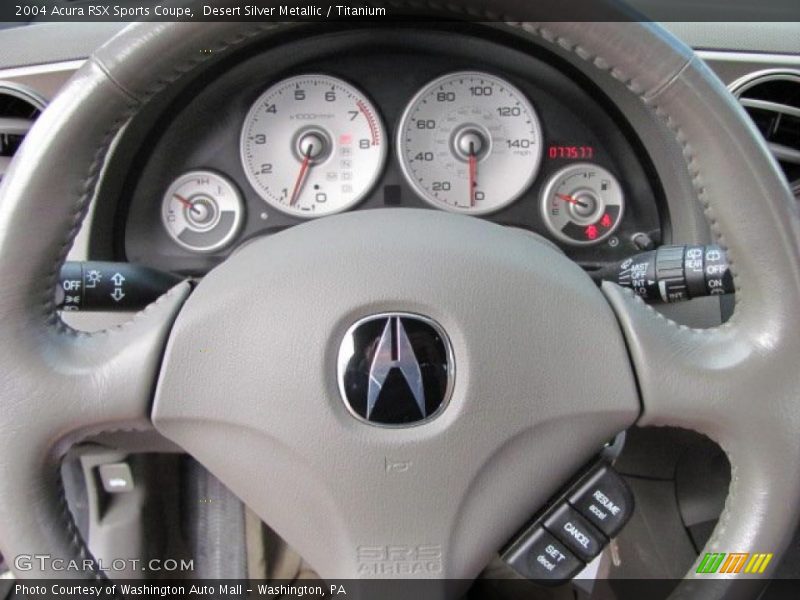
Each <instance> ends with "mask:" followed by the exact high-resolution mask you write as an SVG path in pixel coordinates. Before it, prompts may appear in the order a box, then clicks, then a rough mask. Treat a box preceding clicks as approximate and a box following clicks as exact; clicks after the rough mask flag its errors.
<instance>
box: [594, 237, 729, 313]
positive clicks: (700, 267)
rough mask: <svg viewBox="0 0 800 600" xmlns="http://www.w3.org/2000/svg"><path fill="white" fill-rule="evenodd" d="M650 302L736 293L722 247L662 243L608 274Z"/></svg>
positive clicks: (675, 300) (610, 277)
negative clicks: (664, 244)
mask: <svg viewBox="0 0 800 600" xmlns="http://www.w3.org/2000/svg"><path fill="white" fill-rule="evenodd" d="M604 279H609V280H611V281H614V282H616V283H618V284H619V285H621V286H623V287H627V288H630V289H631V290H633V292H634V293H635V294H636V295H637V296H640V297H641V298H642V299H644V300H646V301H648V302H680V301H682V300H689V299H690V298H697V297H699V296H716V295H722V294H732V293H733V291H734V286H733V276H732V275H731V271H730V265H729V264H728V259H727V257H726V256H725V251H724V250H723V249H722V248H720V247H719V246H662V247H660V248H658V249H657V250H651V251H649V252H643V253H641V254H637V255H636V256H632V257H631V258H628V259H626V260H624V261H622V262H621V263H619V265H617V266H616V267H615V268H614V270H613V271H612V274H611V276H608V277H605V278H604Z"/></svg>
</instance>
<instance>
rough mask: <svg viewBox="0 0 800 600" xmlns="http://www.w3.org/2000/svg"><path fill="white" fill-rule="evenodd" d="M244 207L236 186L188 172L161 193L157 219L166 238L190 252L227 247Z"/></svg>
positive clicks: (219, 177) (208, 173) (219, 178)
mask: <svg viewBox="0 0 800 600" xmlns="http://www.w3.org/2000/svg"><path fill="white" fill-rule="evenodd" d="M243 213H244V205H243V204H242V198H241V196H240V195H239V192H238V190H237V189H236V187H235V186H234V185H233V183H231V182H230V181H228V179H227V178H225V177H223V176H222V175H219V174H217V173H213V172H211V171H190V172H188V173H184V174H183V175H181V176H180V177H179V178H178V179H176V180H175V181H173V182H172V185H170V186H169V188H168V189H167V192H166V194H164V199H163V201H162V205H161V220H162V222H163V223H164V228H165V229H166V230H167V233H168V234H169V236H170V237H171V238H172V239H173V240H174V241H175V243H177V244H178V245H180V246H183V247H184V248H186V249H187V250H191V251H193V252H213V251H214V250H218V249H220V248H222V247H224V246H225V245H226V244H228V243H229V242H230V241H231V240H232V239H233V237H234V236H235V235H236V233H237V232H238V231H239V226H240V225H241V223H242V216H243Z"/></svg>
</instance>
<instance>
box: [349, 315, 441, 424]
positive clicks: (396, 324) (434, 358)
mask: <svg viewBox="0 0 800 600" xmlns="http://www.w3.org/2000/svg"><path fill="white" fill-rule="evenodd" d="M453 371H454V365H453V353H452V349H451V347H450V341H449V340H448V339H447V335H446V334H445V332H444V330H443V329H442V328H441V326H440V325H439V324H438V323H436V322H434V321H432V320H431V319H428V318H427V317H422V316H420V315H413V314H408V313H387V314H381V315H375V316H372V317H367V318H366V319H361V320H360V321H358V322H357V323H355V324H354V325H353V326H351V327H350V329H348V331H347V333H346V334H345V336H344V339H343V340H342V345H341V347H340V349H339V364H338V379H339V390H340V392H341V394H342V399H343V400H344V403H345V405H346V406H347V408H348V409H349V410H350V412H351V413H352V414H353V415H354V416H355V417H357V418H359V419H361V420H364V421H367V422H369V423H372V424H375V425H384V426H403V425H414V424H417V423H419V422H421V421H425V420H427V419H430V418H432V417H434V416H436V415H437V414H438V413H439V412H440V411H441V410H442V409H443V408H444V406H445V405H446V404H447V401H448V400H449V396H450V392H451V391H452V387H453V374H454V373H453Z"/></svg>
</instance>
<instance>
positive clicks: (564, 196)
mask: <svg viewBox="0 0 800 600" xmlns="http://www.w3.org/2000/svg"><path fill="white" fill-rule="evenodd" d="M556 198H561V199H562V200H563V201H564V202H569V203H570V204H577V205H578V206H580V207H581V208H587V207H588V206H589V205H588V204H586V202H581V201H580V200H578V199H577V198H573V197H572V196H568V195H567V194H556Z"/></svg>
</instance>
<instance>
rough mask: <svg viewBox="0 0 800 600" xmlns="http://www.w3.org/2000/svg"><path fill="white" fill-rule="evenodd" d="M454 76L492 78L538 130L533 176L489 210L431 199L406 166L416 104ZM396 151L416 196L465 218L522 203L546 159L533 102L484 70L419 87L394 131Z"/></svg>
mask: <svg viewBox="0 0 800 600" xmlns="http://www.w3.org/2000/svg"><path fill="white" fill-rule="evenodd" d="M455 77H464V78H466V77H480V78H483V79H490V80H492V81H493V82H494V83H495V84H499V85H501V86H502V87H505V88H508V89H510V90H511V91H512V92H513V93H514V94H515V95H516V96H517V97H518V99H519V100H520V102H522V103H524V105H525V109H526V110H527V111H528V112H529V113H530V115H531V117H532V118H531V124H532V125H533V127H534V129H535V130H536V137H537V144H536V149H535V150H534V151H535V156H534V158H533V163H534V165H533V168H532V169H531V173H530V175H529V176H528V178H527V179H526V180H525V183H524V185H522V186H521V188H520V190H519V192H517V193H516V194H515V195H513V196H511V197H510V198H508V199H507V200H504V201H503V202H502V203H500V204H497V205H494V206H490V207H486V208H476V207H459V206H453V205H452V204H448V203H446V202H443V201H441V200H437V199H435V198H431V197H430V196H429V194H428V192H427V190H425V188H423V187H422V186H421V185H420V184H419V182H418V181H417V179H416V177H414V176H413V175H412V174H411V172H410V171H409V166H408V165H407V164H406V160H405V152H404V151H403V148H404V145H405V140H404V139H403V138H404V136H403V132H404V131H405V127H406V124H407V123H408V120H409V119H410V118H411V111H412V110H413V108H414V107H415V106H416V105H417V103H418V102H419V101H420V100H421V99H422V98H424V97H425V96H427V95H428V94H429V93H430V91H431V90H432V89H433V88H435V87H437V86H439V85H441V84H442V83H443V82H445V81H449V80H450V79H452V78H455ZM394 139H395V147H396V149H395V151H396V154H397V161H398V163H399V164H400V169H401V171H402V173H403V177H404V178H405V180H406V182H407V183H408V184H409V185H410V186H411V188H412V189H413V190H414V193H415V194H416V195H417V196H418V197H419V198H420V199H422V200H423V201H425V202H426V203H427V204H428V205H430V206H432V207H434V208H437V209H439V210H445V211H447V212H452V213H457V214H466V215H474V216H482V215H490V214H493V213H496V212H499V211H501V210H503V209H504V208H507V207H509V206H511V205H512V204H513V203H514V202H516V201H517V200H519V199H520V198H521V197H522V196H523V195H524V194H525V193H526V192H528V191H529V190H530V188H531V186H532V185H533V182H534V181H536V178H537V177H538V175H539V172H540V170H541V167H542V157H543V156H544V132H543V130H542V121H541V119H540V118H539V113H538V112H536V109H535V108H534V106H533V103H532V102H531V101H530V99H529V98H528V96H527V95H526V94H525V93H524V92H523V91H522V90H521V89H520V88H519V87H518V86H516V85H514V84H513V83H511V82H510V81H509V80H508V79H506V78H504V77H500V76H499V75H494V74H492V73H487V72H485V71H450V72H448V73H445V74H444V75H440V76H439V77H436V78H435V79H432V80H431V81H429V82H428V83H426V84H425V85H424V86H422V88H420V89H419V90H418V91H417V92H416V93H415V94H414V96H412V98H411V100H409V101H408V103H407V104H406V106H405V108H404V109H403V113H402V115H401V117H400V120H399V121H398V125H397V129H396V132H395V136H394Z"/></svg>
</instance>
